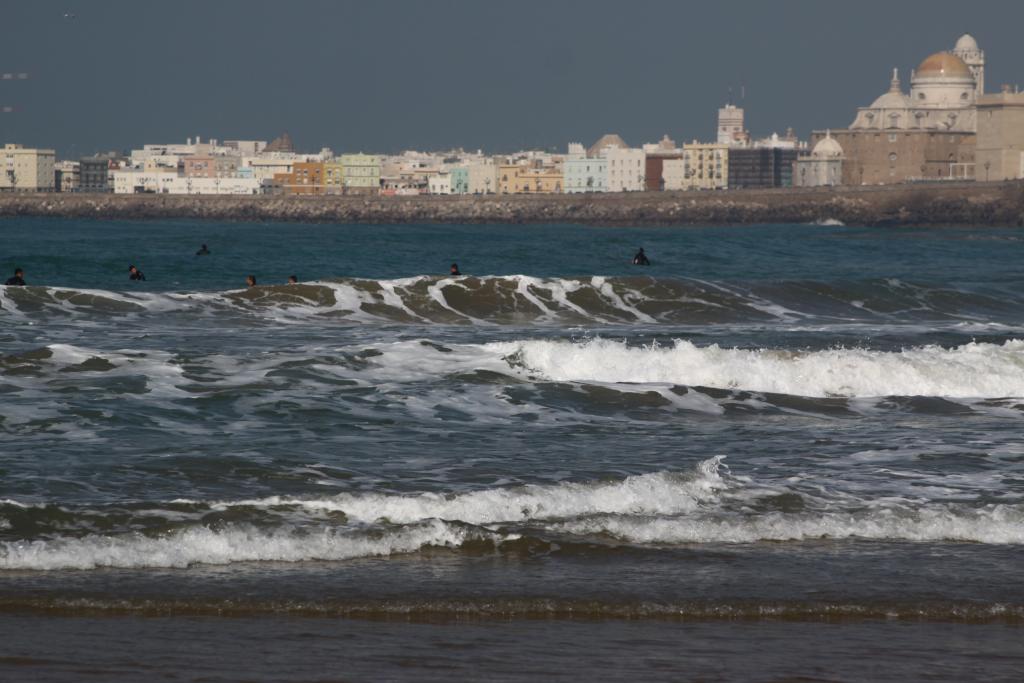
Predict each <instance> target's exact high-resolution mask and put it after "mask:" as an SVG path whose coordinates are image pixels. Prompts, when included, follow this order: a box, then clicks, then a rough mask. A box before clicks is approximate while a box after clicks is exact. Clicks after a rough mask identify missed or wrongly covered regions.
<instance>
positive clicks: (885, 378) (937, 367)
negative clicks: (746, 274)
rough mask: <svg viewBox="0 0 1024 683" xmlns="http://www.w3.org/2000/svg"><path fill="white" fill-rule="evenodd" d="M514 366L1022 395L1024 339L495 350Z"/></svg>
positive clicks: (545, 345)
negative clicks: (883, 345) (900, 345)
mask: <svg viewBox="0 0 1024 683" xmlns="http://www.w3.org/2000/svg"><path fill="white" fill-rule="evenodd" d="M493 346H494V347H495V348H496V349H497V350H498V351H499V352H501V353H503V354H505V356H506V358H508V361H509V363H510V364H511V365H513V366H516V367H520V368H522V369H523V370H525V371H526V372H527V373H529V374H531V375H533V376H537V377H540V378H543V379H546V380H551V381H559V382H607V383H627V382H629V383H662V384H671V385H682V386H697V387H713V388H719V389H742V390H746V391H757V392H767V393H774V394H789V395H795V396H808V397H822V398H823V397H847V398H849V397H881V396H937V397H957V398H1005V397H1024V341H1022V340H1010V341H1007V342H1005V343H1003V344H987V343H975V342H972V343H970V344H965V345H963V346H959V347H956V348H952V349H946V348H942V347H940V346H924V347H918V348H911V349H904V350H902V351H899V352H883V351H871V350H865V349H829V350H824V351H782V350H771V349H756V350H747V349H735V348H732V349H728V348H721V347H719V346H718V345H711V346H706V347H699V346H697V345H695V344H693V343H692V342H689V341H685V340H677V341H676V342H675V343H674V344H673V345H671V346H658V345H651V346H643V347H636V346H629V345H628V344H626V343H625V342H619V341H612V340H605V339H592V340H588V341H584V342H580V343H574V342H566V341H547V340H532V341H524V342H515V343H506V344H495V345H493Z"/></svg>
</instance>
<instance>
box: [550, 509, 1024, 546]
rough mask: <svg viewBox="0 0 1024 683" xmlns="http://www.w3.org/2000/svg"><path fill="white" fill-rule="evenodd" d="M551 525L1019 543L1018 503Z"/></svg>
mask: <svg viewBox="0 0 1024 683" xmlns="http://www.w3.org/2000/svg"><path fill="white" fill-rule="evenodd" d="M554 528H555V530H557V531H560V532H564V533H571V534H580V535H595V534H601V535H611V536H613V537H615V538H618V539H621V540H624V541H628V542H630V543H641V544H681V543H754V542H758V541H807V540H814V539H850V538H861V539H870V540H886V541H889V540H899V541H965V542H975V543H991V544H1016V545H1020V544H1024V506H1021V505H990V506H986V507H985V508H982V509H971V508H968V507H964V506H953V505H944V504H935V505H932V506H925V507H921V508H912V507H908V506H890V507H883V508H875V509H869V510H865V511H858V512H820V511H816V512H813V513H796V514H794V513H782V512H772V513H768V514H759V515H756V516H755V515H748V516H738V515H695V516H684V517H675V518H651V519H637V518H629V517H621V516H608V517H601V518H593V519H584V520H573V521H570V522H565V523H562V524H558V525H556V526H555V527H554Z"/></svg>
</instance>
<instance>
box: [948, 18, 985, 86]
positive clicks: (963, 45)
mask: <svg viewBox="0 0 1024 683" xmlns="http://www.w3.org/2000/svg"><path fill="white" fill-rule="evenodd" d="M953 54H955V55H956V56H957V57H959V58H960V59H962V60H963V61H964V64H966V65H967V68H969V69H970V70H971V75H972V76H974V91H975V93H976V96H975V99H977V98H978V97H981V96H982V95H984V94H985V53H984V52H983V51H982V50H981V48H979V47H978V41H976V40H975V39H974V36H972V35H971V34H970V33H965V34H963V35H962V36H960V39H959V40H957V41H956V47H954V48H953Z"/></svg>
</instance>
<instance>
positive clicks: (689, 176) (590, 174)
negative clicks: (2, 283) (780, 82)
mask: <svg viewBox="0 0 1024 683" xmlns="http://www.w3.org/2000/svg"><path fill="white" fill-rule="evenodd" d="M727 110H728V111H729V112H730V115H735V114H736V112H739V115H740V116H741V117H742V110H741V109H738V108H736V107H730V108H728V109H727ZM727 110H726V109H723V111H727ZM805 149H806V143H800V142H798V141H797V140H796V139H795V138H794V137H793V136H792V133H789V134H787V136H786V137H784V138H780V137H779V136H777V135H776V136H772V137H771V138H766V139H765V140H761V141H758V142H755V143H749V142H746V143H744V144H736V143H731V144H727V143H723V142H714V143H701V142H696V141H694V142H692V143H689V144H684V145H676V143H675V142H674V141H672V140H671V139H669V138H668V137H667V136H666V137H664V138H663V139H662V140H661V141H660V142H658V143H654V144H649V145H644V146H643V147H642V148H632V147H630V146H629V145H627V144H626V143H625V141H623V140H622V138H620V137H619V136H618V135H605V136H604V137H602V138H601V139H600V140H598V141H597V142H596V143H594V144H593V145H591V146H590V147H589V148H584V146H583V145H582V144H579V143H571V144H570V145H569V146H568V151H567V152H566V153H564V154H560V153H550V152H540V151H526V152H520V153H517V154H512V155H501V156H485V155H484V154H483V153H481V152H476V153H467V152H464V151H462V150H455V151H451V152H445V153H441V154H436V153H420V152H403V153H402V154H400V155H395V156H378V155H373V154H362V153H359V154H341V155H334V154H333V153H332V152H331V151H330V150H328V149H324V150H322V151H321V152H319V153H317V154H299V153H296V152H294V151H293V150H292V149H291V144H290V140H289V139H288V137H287V136H282V138H278V139H277V140H275V141H274V142H272V143H270V144H267V143H265V142H263V141H243V140H232V141H225V142H223V143H219V142H218V141H216V140H209V141H207V142H202V141H201V140H199V139H198V138H197V139H196V140H195V141H193V140H191V139H189V140H188V141H186V143H185V144H160V145H145V146H144V147H143V148H142V149H139V150H133V151H131V153H130V154H128V155H117V154H109V155H106V156H95V157H89V158H83V159H79V160H77V161H60V162H57V161H55V154H54V152H53V150H46V149H25V148H23V147H20V146H18V145H11V144H8V145H6V146H5V148H4V150H3V154H4V157H5V159H4V162H5V167H4V169H5V172H4V173H3V175H2V177H0V190H8V191H11V190H13V191H56V192H114V193H116V194H244V195H254V194H290V195H340V194H383V195H419V194H538V193H539V194H553V193H587V192H641V191H658V190H715V189H725V188H728V187H785V186H789V185H791V184H792V169H793V162H794V161H795V160H796V158H797V156H798V154H799V153H800V151H801V150H805Z"/></svg>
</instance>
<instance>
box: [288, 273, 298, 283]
mask: <svg viewBox="0 0 1024 683" xmlns="http://www.w3.org/2000/svg"><path fill="white" fill-rule="evenodd" d="M288 284H290V285H297V284H299V278H297V277H295V276H294V275H289V276H288Z"/></svg>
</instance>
